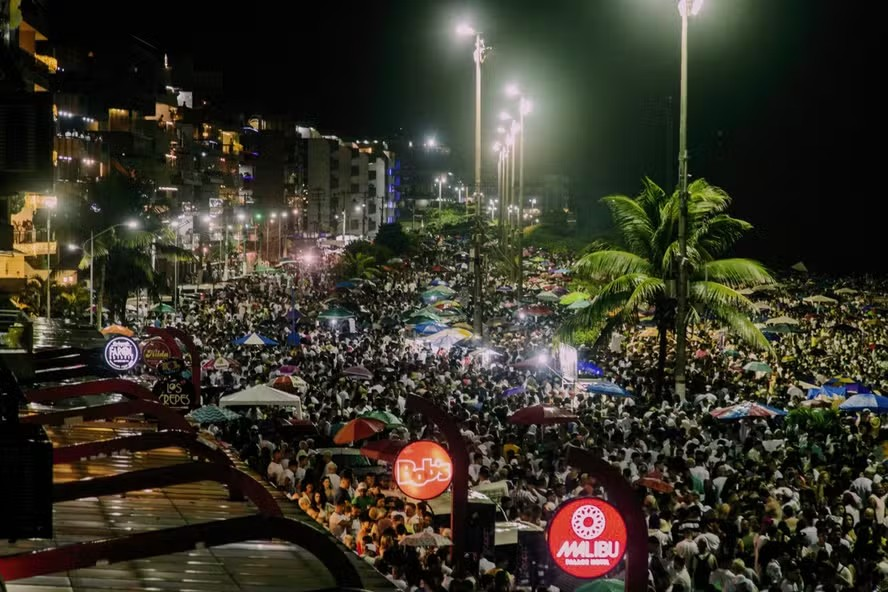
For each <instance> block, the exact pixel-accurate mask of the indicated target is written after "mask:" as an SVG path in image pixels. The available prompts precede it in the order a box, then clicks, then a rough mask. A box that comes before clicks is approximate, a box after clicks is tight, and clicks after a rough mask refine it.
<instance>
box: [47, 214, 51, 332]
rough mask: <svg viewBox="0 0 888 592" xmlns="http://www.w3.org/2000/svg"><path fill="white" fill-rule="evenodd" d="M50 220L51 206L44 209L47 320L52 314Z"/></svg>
mask: <svg viewBox="0 0 888 592" xmlns="http://www.w3.org/2000/svg"><path fill="white" fill-rule="evenodd" d="M51 220H52V207H51V206H50V207H47V209H46V320H47V321H49V319H50V317H51V316H52V291H51V290H52V286H51V285H52V259H51V257H52V251H50V249H49V243H50V241H51V237H52V235H51V234H50V228H51Z"/></svg>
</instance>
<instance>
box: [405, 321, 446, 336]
mask: <svg viewBox="0 0 888 592" xmlns="http://www.w3.org/2000/svg"><path fill="white" fill-rule="evenodd" d="M446 328H447V325H442V324H441V323H434V322H426V323H420V324H418V325H416V326H415V327H413V330H414V331H415V332H416V333H417V334H418V335H434V334H435V333H438V332H439V331H443V330H445V329H446Z"/></svg>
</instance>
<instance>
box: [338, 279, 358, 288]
mask: <svg viewBox="0 0 888 592" xmlns="http://www.w3.org/2000/svg"><path fill="white" fill-rule="evenodd" d="M336 287H337V288H344V289H351V288H354V287H355V283H354V282H351V281H348V280H345V281H342V282H336Z"/></svg>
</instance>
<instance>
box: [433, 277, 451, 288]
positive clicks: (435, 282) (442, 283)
mask: <svg viewBox="0 0 888 592" xmlns="http://www.w3.org/2000/svg"><path fill="white" fill-rule="evenodd" d="M430 285H432V286H447V287H450V286H448V284H447V282H445V281H444V280H442V279H441V278H435V279H433V280H432V283H431V284H430Z"/></svg>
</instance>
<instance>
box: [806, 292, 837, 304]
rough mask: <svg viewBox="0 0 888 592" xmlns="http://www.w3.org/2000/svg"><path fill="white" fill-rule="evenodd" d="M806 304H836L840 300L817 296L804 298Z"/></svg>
mask: <svg viewBox="0 0 888 592" xmlns="http://www.w3.org/2000/svg"><path fill="white" fill-rule="evenodd" d="M802 300H803V301H804V302H808V303H811V304H836V303H838V300H836V299H835V298H830V297H829V296H824V295H822V294H817V295H816V296H808V297H807V298H802Z"/></svg>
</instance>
